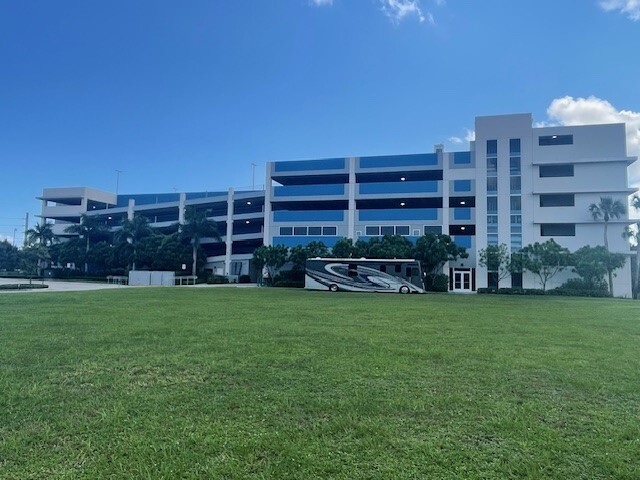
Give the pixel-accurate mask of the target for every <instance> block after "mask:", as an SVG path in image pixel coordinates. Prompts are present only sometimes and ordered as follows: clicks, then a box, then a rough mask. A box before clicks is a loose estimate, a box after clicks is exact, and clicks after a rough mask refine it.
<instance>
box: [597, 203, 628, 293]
mask: <svg viewBox="0 0 640 480" xmlns="http://www.w3.org/2000/svg"><path fill="white" fill-rule="evenodd" d="M626 211H627V209H626V207H625V206H624V203H622V202H621V201H620V200H614V199H613V198H611V197H600V201H599V202H598V203H592V204H591V205H589V212H591V216H592V217H593V219H594V220H596V221H597V220H600V219H602V221H603V222H604V248H606V249H607V251H609V240H608V236H607V228H608V225H609V221H611V220H612V219H616V218H620V217H621V216H623V215H624V214H625V213H626ZM607 273H608V278H609V293H610V294H611V296H612V297H613V271H612V270H609V271H608V272H607Z"/></svg>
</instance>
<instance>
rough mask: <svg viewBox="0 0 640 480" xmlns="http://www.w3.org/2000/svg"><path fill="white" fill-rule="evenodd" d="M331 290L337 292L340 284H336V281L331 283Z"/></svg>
mask: <svg viewBox="0 0 640 480" xmlns="http://www.w3.org/2000/svg"><path fill="white" fill-rule="evenodd" d="M329 290H331V291H332V292H337V291H338V285H336V284H335V283H332V284H331V285H329Z"/></svg>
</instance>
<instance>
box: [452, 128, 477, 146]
mask: <svg viewBox="0 0 640 480" xmlns="http://www.w3.org/2000/svg"><path fill="white" fill-rule="evenodd" d="M466 130H467V133H466V134H465V136H464V137H455V136H454V137H449V141H450V142H451V143H455V144H457V145H461V144H463V143H465V142H466V143H469V142H473V141H475V139H476V132H474V131H473V130H469V129H468V128H467V129H466Z"/></svg>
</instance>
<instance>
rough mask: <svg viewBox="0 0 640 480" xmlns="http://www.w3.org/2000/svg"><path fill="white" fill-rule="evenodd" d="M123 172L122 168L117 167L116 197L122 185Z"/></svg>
mask: <svg viewBox="0 0 640 480" xmlns="http://www.w3.org/2000/svg"><path fill="white" fill-rule="evenodd" d="M121 173H122V170H118V169H117V168H116V197H117V196H118V187H119V186H120V174H121Z"/></svg>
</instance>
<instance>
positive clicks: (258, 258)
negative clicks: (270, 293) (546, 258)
mask: <svg viewBox="0 0 640 480" xmlns="http://www.w3.org/2000/svg"><path fill="white" fill-rule="evenodd" d="M288 254H289V249H288V248H287V247H285V246H284V245H262V246H260V247H258V248H256V249H255V251H254V252H253V263H254V265H255V266H256V267H257V268H259V269H260V270H262V269H263V268H266V269H267V273H268V275H269V281H272V280H273V279H274V278H275V276H276V274H277V273H278V270H280V269H281V268H282V267H283V265H284V264H285V263H287V258H288Z"/></svg>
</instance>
